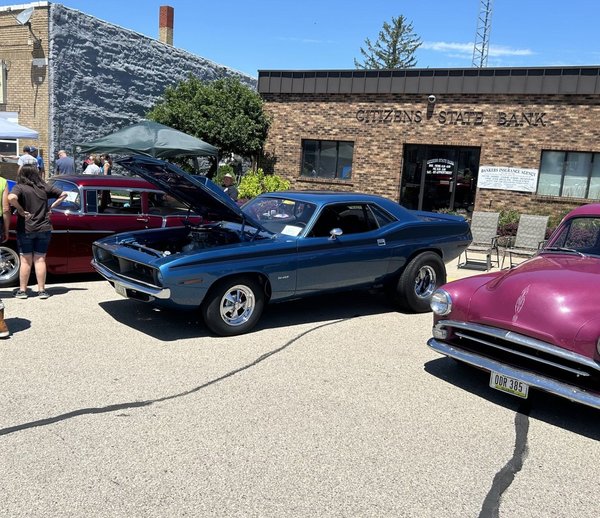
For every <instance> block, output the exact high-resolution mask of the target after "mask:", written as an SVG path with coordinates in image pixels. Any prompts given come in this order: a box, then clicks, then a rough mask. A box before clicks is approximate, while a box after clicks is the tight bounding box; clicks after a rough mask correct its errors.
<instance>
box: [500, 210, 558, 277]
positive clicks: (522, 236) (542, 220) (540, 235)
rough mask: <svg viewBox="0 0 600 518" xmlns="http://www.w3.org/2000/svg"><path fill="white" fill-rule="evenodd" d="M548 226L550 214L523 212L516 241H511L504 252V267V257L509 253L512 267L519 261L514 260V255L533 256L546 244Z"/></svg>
mask: <svg viewBox="0 0 600 518" xmlns="http://www.w3.org/2000/svg"><path fill="white" fill-rule="evenodd" d="M547 226H548V216H533V215H531V214H521V217H520V218H519V226H518V227H517V235H516V236H515V238H514V242H512V243H509V245H508V247H507V248H506V249H505V250H504V253H503V254H502V266H501V267H502V268H504V259H506V256H507V254H508V260H509V262H510V268H512V267H513V266H515V265H516V264H518V263H515V262H514V261H513V256H521V257H526V258H529V257H533V256H534V255H535V254H537V252H538V250H539V249H540V248H541V247H542V245H543V244H544V239H545V237H546V227H547Z"/></svg>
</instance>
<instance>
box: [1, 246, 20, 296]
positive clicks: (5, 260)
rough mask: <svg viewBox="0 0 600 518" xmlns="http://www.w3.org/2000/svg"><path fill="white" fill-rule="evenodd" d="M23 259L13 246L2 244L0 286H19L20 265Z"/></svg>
mask: <svg viewBox="0 0 600 518" xmlns="http://www.w3.org/2000/svg"><path fill="white" fill-rule="evenodd" d="M20 266H21V259H20V258H19V254H18V253H17V252H15V251H14V250H13V249H12V248H8V247H7V246H0V287H2V288H6V287H9V286H17V285H18V284H19V267H20Z"/></svg>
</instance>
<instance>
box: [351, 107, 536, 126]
mask: <svg viewBox="0 0 600 518" xmlns="http://www.w3.org/2000/svg"><path fill="white" fill-rule="evenodd" d="M354 116H355V118H356V120H357V121H358V122H361V123H363V124H421V123H422V122H423V121H424V120H428V119H431V120H433V121H434V122H437V123H438V124H444V125H454V126H483V125H484V124H486V123H491V124H494V125H496V126H505V127H508V128H517V127H522V126H531V127H537V126H546V125H547V124H548V121H547V120H546V116H547V113H546V112H535V111H520V112H503V111H499V112H495V113H490V114H485V113H484V112H482V111H473V110H440V111H435V112H434V111H431V112H425V113H424V112H423V111H422V110H396V109H392V108H379V109H372V108H371V109H368V110H363V109H359V110H357V111H356V113H355V115H354Z"/></svg>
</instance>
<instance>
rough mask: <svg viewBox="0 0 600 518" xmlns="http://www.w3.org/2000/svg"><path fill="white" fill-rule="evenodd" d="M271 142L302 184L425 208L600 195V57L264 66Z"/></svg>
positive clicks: (524, 204)
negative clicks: (584, 60) (438, 65)
mask: <svg viewBox="0 0 600 518" xmlns="http://www.w3.org/2000/svg"><path fill="white" fill-rule="evenodd" d="M258 91H259V93H260V94H261V96H262V98H263V99H264V101H265V106H266V110H267V111H268V112H269V113H270V115H271V117H272V120H273V122H272V126H271V128H270V132H269V138H268V142H267V145H266V148H265V151H266V152H267V153H268V155H269V156H270V158H271V161H272V162H274V163H275V171H276V172H277V173H278V174H280V175H282V176H283V177H285V178H286V179H288V180H290V181H291V182H292V184H293V187H294V188H297V189H303V190H304V189H315V188H317V189H331V190H354V191H364V192H369V193H375V194H380V195H383V196H386V197H389V198H392V199H394V200H396V201H399V202H400V203H402V204H403V205H405V206H407V207H410V208H415V209H425V210H455V211H467V212H468V211H471V210H473V209H475V210H487V211H496V210H498V211H500V210H502V209H506V208H514V209H516V210H518V211H519V212H528V213H547V214H554V215H556V216H558V215H560V214H563V213H564V212H566V211H567V210H569V209H570V208H572V207H573V206H577V205H581V204H583V203H588V202H592V201H598V200H600V68H599V67H564V68H527V69H524V68H496V69H493V68H485V69H409V70H394V71H389V70H388V71H382V70H373V71H363V70H354V71H295V72H294V71H259V76H258Z"/></svg>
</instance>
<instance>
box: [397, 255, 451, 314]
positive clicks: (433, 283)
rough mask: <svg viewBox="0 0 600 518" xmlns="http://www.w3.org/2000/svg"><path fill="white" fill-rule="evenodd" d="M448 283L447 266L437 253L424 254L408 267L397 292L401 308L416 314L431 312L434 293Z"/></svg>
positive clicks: (418, 256)
mask: <svg viewBox="0 0 600 518" xmlns="http://www.w3.org/2000/svg"><path fill="white" fill-rule="evenodd" d="M445 282H446V266H445V265H444V262H443V261H442V259H441V258H440V256H439V255H438V254H436V253H435V252H423V253H422V254H419V255H417V256H416V257H414V258H413V259H412V260H411V261H410V262H409V263H408V265H407V266H406V268H405V269H404V271H403V272H402V275H401V276H400V279H399V280H398V284H397V286H396V290H395V294H394V295H395V296H394V300H395V302H396V303H397V304H398V306H400V308H402V309H405V310H408V311H412V312H414V313H424V312H426V311H430V307H429V301H430V300H431V295H432V294H433V292H434V291H435V290H436V289H437V288H439V287H440V286H441V285H442V284H445Z"/></svg>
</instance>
